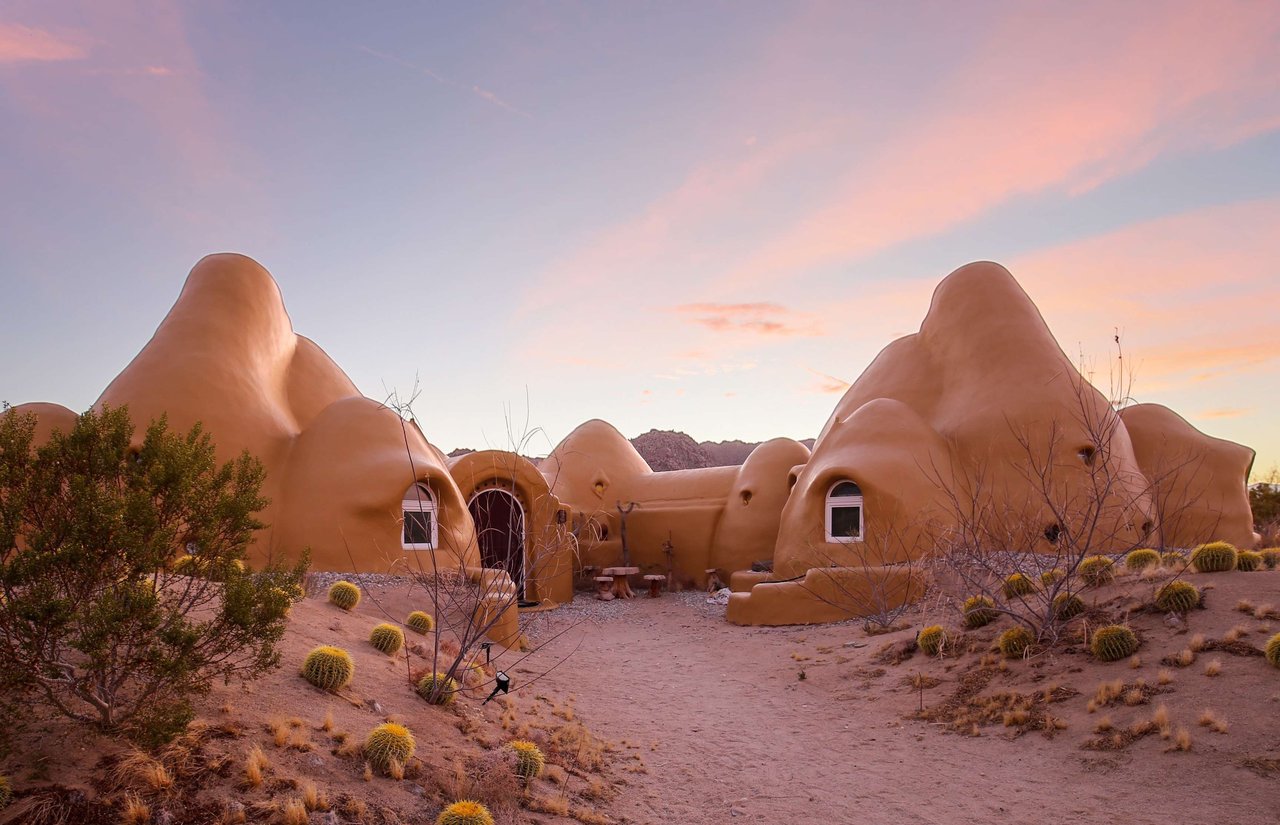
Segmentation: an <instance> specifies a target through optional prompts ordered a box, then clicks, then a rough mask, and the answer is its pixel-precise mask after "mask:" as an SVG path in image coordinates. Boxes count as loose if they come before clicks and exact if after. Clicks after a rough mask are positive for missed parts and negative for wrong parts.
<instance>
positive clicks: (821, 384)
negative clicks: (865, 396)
mask: <svg viewBox="0 0 1280 825" xmlns="http://www.w3.org/2000/svg"><path fill="white" fill-rule="evenodd" d="M809 372H811V373H812V374H813V375H815V376H816V377H817V380H815V381H814V382H813V383H812V384H810V385H809V391H810V392H817V393H822V394H824V395H842V394H843V393H844V391H845V390H847V389H849V387H850V386H852V385H851V384H850V383H849V382H848V381H845V380H844V379H843V378H836V377H835V376H834V375H827V374H826V373H825V372H819V371H818V370H815V369H810V370H809Z"/></svg>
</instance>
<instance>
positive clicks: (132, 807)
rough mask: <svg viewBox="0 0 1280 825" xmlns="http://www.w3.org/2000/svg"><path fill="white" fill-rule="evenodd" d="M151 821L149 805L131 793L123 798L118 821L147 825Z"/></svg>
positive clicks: (132, 824)
mask: <svg viewBox="0 0 1280 825" xmlns="http://www.w3.org/2000/svg"><path fill="white" fill-rule="evenodd" d="M150 821H151V806H150V805H148V804H147V803H146V802H144V801H142V800H141V799H139V798H138V797H137V796H135V795H133V794H128V795H126V796H125V798H124V807H123V808H122V809H121V811H120V822H121V823H123V825H147V823H148V822H150Z"/></svg>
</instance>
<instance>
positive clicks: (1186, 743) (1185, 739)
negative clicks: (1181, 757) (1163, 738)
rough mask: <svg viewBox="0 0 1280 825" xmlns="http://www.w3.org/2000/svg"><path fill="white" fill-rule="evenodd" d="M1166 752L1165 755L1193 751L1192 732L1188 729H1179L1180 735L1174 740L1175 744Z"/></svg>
mask: <svg viewBox="0 0 1280 825" xmlns="http://www.w3.org/2000/svg"><path fill="white" fill-rule="evenodd" d="M1164 750H1165V753H1169V752H1171V751H1183V752H1185V751H1189V750H1191V731H1189V730H1187V729H1186V728H1178V734H1177V735H1176V736H1175V737H1174V738H1173V742H1172V743H1171V744H1170V745H1169V747H1167V748H1165V749H1164Z"/></svg>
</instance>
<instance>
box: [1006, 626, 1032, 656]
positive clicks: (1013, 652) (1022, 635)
mask: <svg viewBox="0 0 1280 825" xmlns="http://www.w3.org/2000/svg"><path fill="white" fill-rule="evenodd" d="M1035 643H1036V637H1035V636H1033V635H1031V631H1030V630H1027V629H1026V628H1025V627H1023V626H1022V625H1015V626H1014V627H1011V628H1009V629H1008V630H1006V631H1005V632H1003V633H1001V634H1000V638H999V639H997V640H996V647H998V648H1000V654H1001V655H1002V656H1004V657H1005V658H1006V659H1021V658H1022V656H1023V655H1024V654H1025V653H1026V652H1027V648H1029V647H1031V646H1032V645H1033V644H1035Z"/></svg>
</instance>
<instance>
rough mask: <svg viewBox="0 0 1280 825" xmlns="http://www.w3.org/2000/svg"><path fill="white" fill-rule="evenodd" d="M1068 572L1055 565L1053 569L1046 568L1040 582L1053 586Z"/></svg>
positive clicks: (1046, 585)
mask: <svg viewBox="0 0 1280 825" xmlns="http://www.w3.org/2000/svg"><path fill="white" fill-rule="evenodd" d="M1065 575H1066V574H1065V573H1063V572H1062V568H1061V567H1055V568H1053V569H1052V570H1046V571H1044V572H1043V573H1041V574H1040V583H1041V584H1042V585H1044V586H1045V587H1052V586H1053V585H1055V584H1057V583H1058V582H1060V581H1062V577H1063V576H1065Z"/></svg>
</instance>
